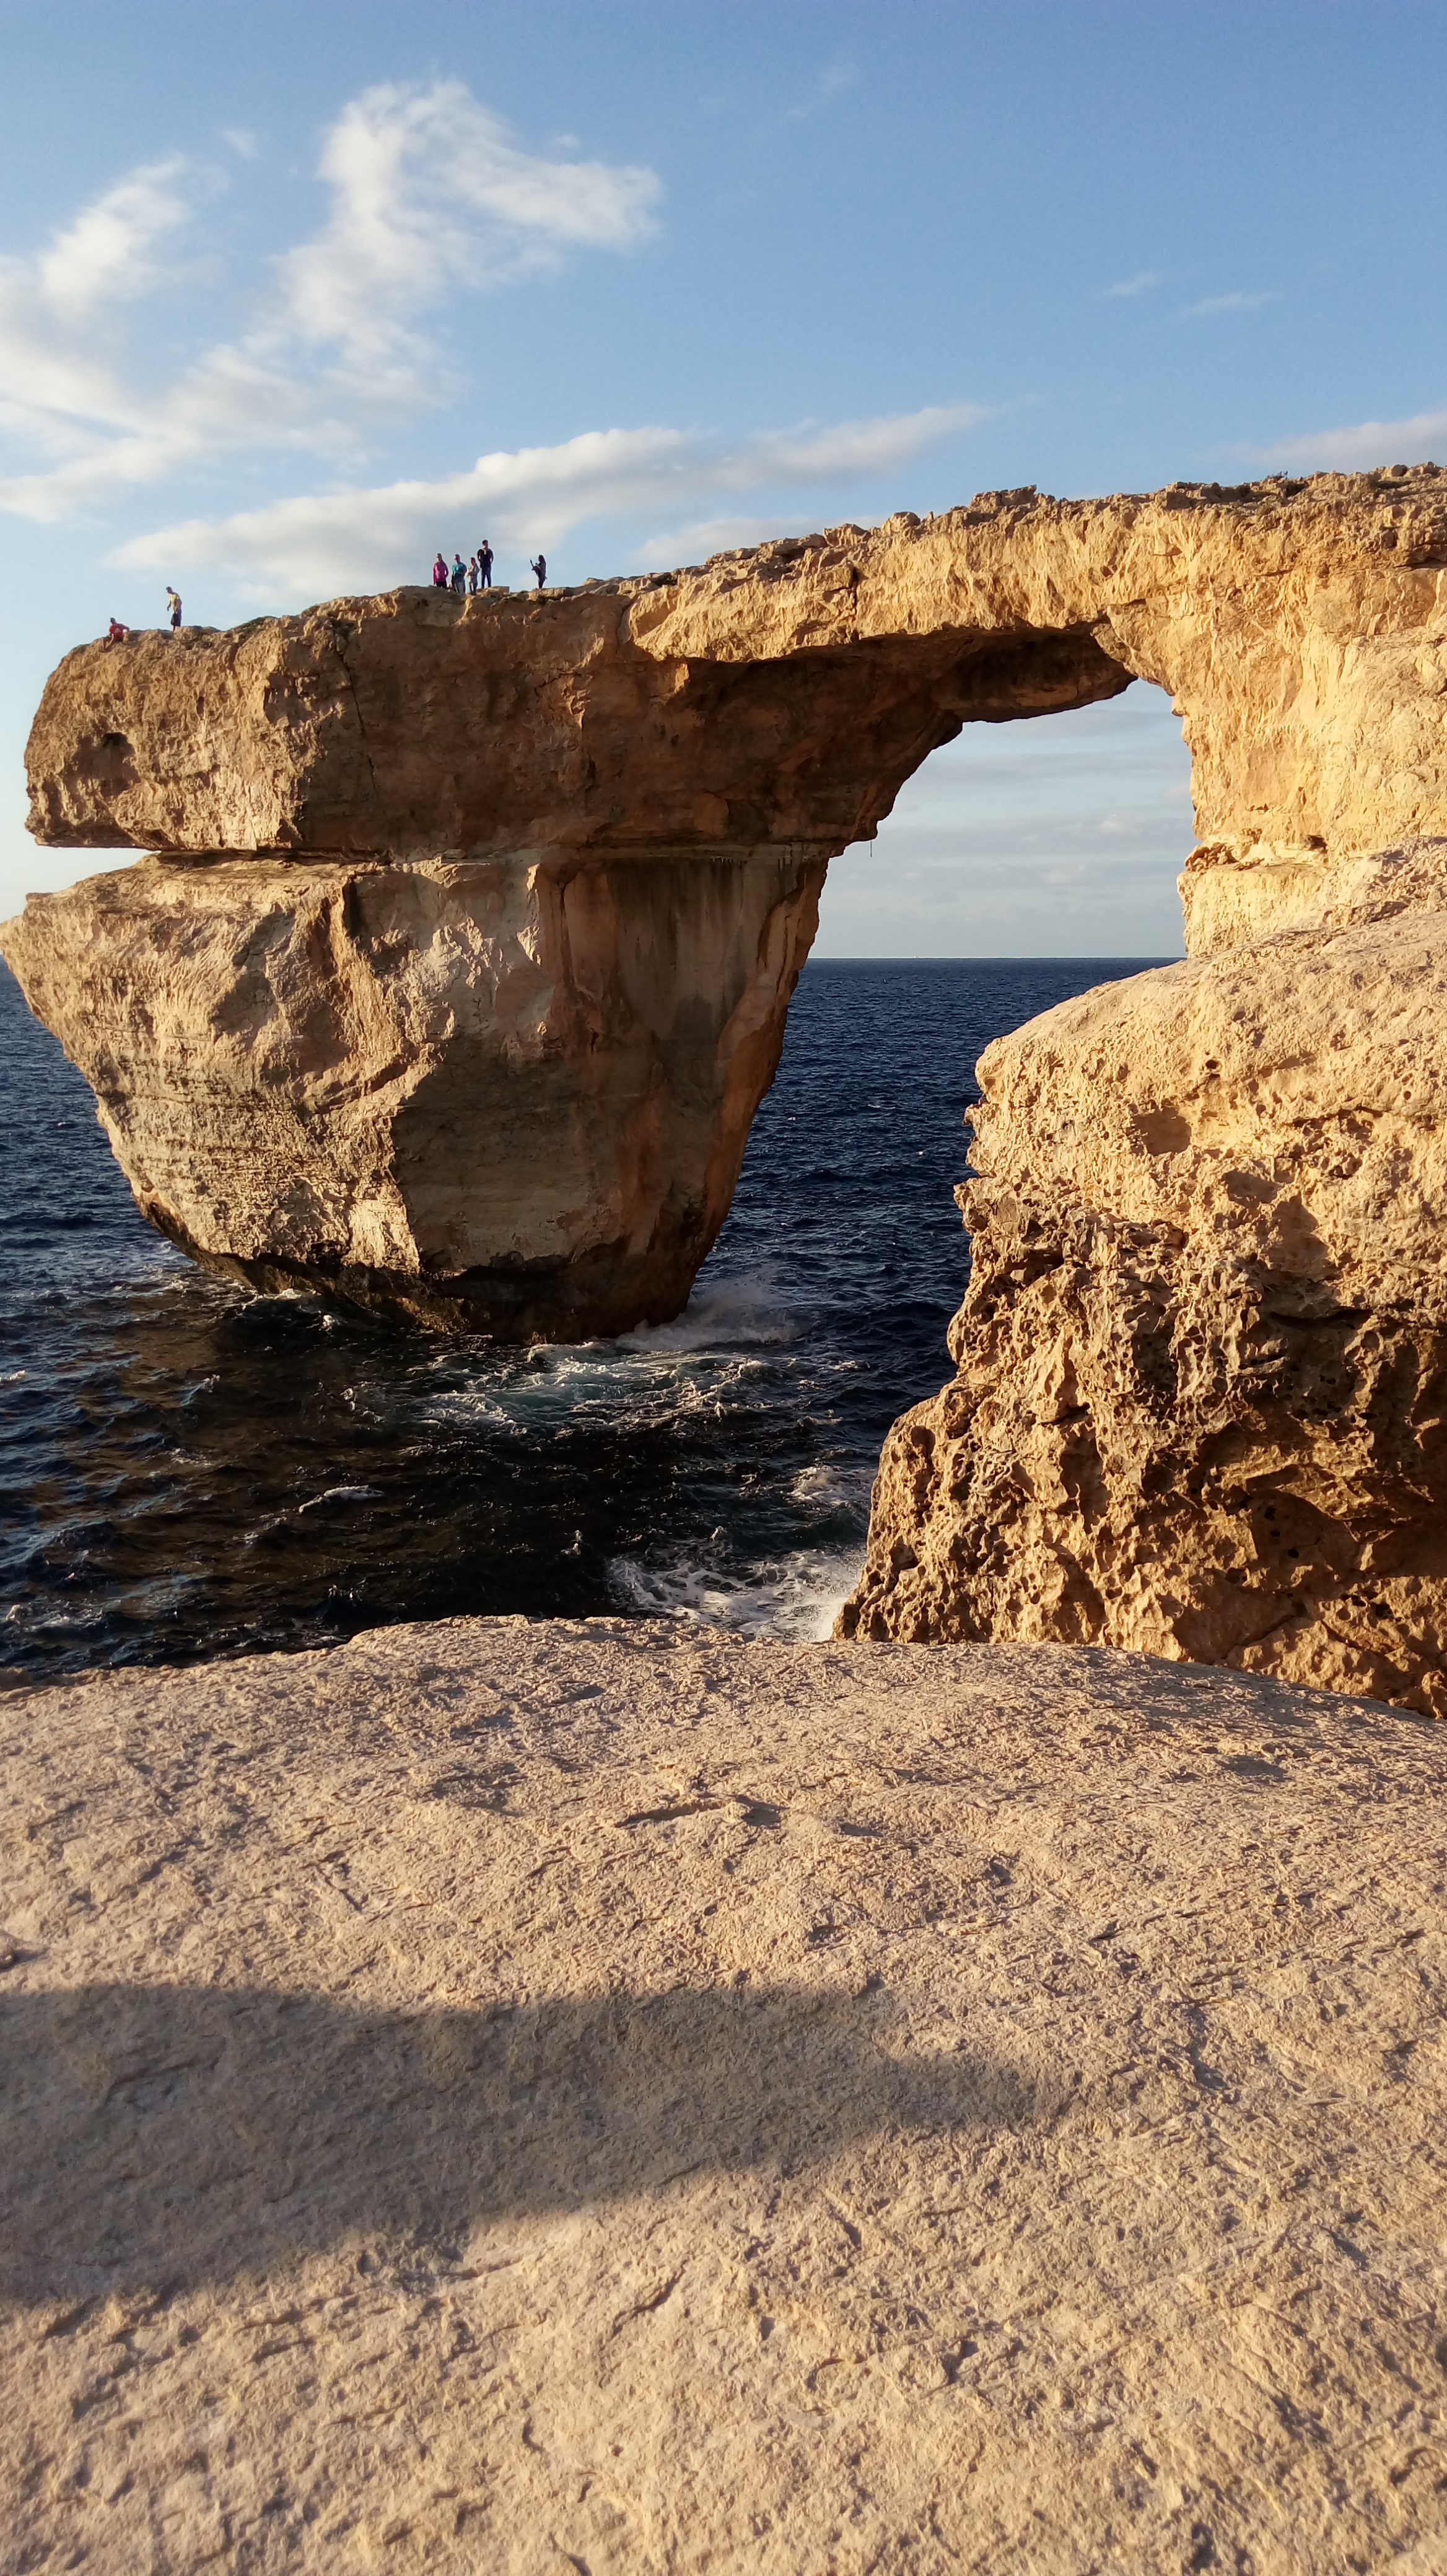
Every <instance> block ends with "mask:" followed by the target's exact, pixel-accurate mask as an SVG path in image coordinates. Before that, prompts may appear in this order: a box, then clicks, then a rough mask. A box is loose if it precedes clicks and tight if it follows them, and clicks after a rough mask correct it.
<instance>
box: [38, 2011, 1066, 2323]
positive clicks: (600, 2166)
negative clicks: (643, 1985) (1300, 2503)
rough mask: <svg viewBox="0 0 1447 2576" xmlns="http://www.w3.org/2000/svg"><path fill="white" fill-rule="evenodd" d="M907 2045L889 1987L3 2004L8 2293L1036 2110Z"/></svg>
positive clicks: (78, 2289) (982, 2074)
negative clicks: (477, 2000)
mask: <svg viewBox="0 0 1447 2576" xmlns="http://www.w3.org/2000/svg"><path fill="white" fill-rule="evenodd" d="M896 2036H897V2016H896V2013H895V2010H894V2008H893V2007H892V2005H891V2003H890V2000H889V1998H888V1997H887V1996H886V1995H884V1994H882V1993H879V1992H873V1991H871V1992H867V1993H865V1994H864V1995H861V1996H857V1997H851V1996H847V1995H839V1994H828V1995H821V1994H819V1993H818V1992H817V1991H810V1990H808V1989H806V1988H802V1987H790V1986H774V1987H768V1988H760V1989H753V1988H748V1989H743V1990H732V1991H729V1990H724V1991H701V1992H700V1991H694V1990H685V1989H680V1990H677V1991H675V1992H673V1993H669V1994H663V1995H623V1996H610V1997H607V1998H598V1997H585V1998H582V1999H577V1998H568V1999H558V2000H554V2001H545V2002H541V2003H533V2004H529V2005H526V2006H521V2007H517V2008H515V2009H512V2010H491V2011H488V2010H483V2011H437V2012H421V2013H402V2012H366V2011H358V2010H351V2009H348V2008H347V2007H346V2006H345V2005H342V2004H339V2003H336V2002H333V2001H330V2000H329V1999H328V1998H326V1997H325V1996H320V1995H315V1994H307V1993H284V1992H276V1991H272V1990H265V1989H257V1988H253V1987H233V1988H225V1987H192V1986H182V1985H175V1986H110V1985H96V1986H84V1987H78V1988H67V1989H63V1990H61V1991H58V1992H53V1993H48V1994H34V1995H18V1996H15V1997H13V1998H12V1999H11V2000H10V2001H9V2002H8V2003H6V2005H5V2006H4V2008H3V2011H0V2291H3V2292H4V2293H5V2294H7V2295H9V2296H10V2297H12V2298H16V2299H19V2300H22V2301H49V2300H52V2299H55V2298H57V2297H70V2296H77V2295H79V2296H88V2295H99V2294H101V2293H102V2292H108V2291H110V2290H114V2289H123V2288H127V2287H136V2288H139V2287H141V2286H146V2287H149V2288H153V2289H160V2288H164V2289H181V2288H185V2287H187V2286H190V2285H192V2284H195V2283H197V2282H200V2281H203V2280H219V2279H223V2278H225V2277H227V2276H229V2275H231V2274H234V2273H236V2272H240V2271H251V2270H255V2269H259V2268H261V2267H263V2266H265V2265H268V2264H270V2263H271V2262H273V2261H275V2260H276V2259H277V2258H278V2257H279V2256H284V2255H285V2254H287V2253H289V2252H304V2251H315V2250H319V2249H321V2248H323V2247H325V2246H328V2245H334V2244H336V2243H338V2242H340V2241H342V2240H343V2239H346V2238H349V2237H352V2236H357V2235H361V2236H368V2235H371V2236H383V2237H391V2238H393V2239H396V2238H399V2237H400V2238H403V2239H407V2240H410V2241H411V2242H412V2243H414V2244H416V2245H419V2246H420V2245H426V2246H428V2247H430V2248H433V2249H435V2250H437V2251H439V2252H441V2253H443V2254H444V2255H446V2254H449V2253H451V2252H453V2251H454V2250H455V2249H456V2248H457V2247H458V2246H459V2245H460V2243H461V2241H462V2240H463V2238H464V2237H465V2236H466V2234H467V2231H468V2229H469V2227H470V2226H471V2225H472V2224H473V2223H474V2222H476V2221H478V2220H481V2219H489V2218H501V2217H507V2216H527V2215H529V2214H535V2215H543V2214H546V2213H548V2212H553V2211H562V2210H568V2209H576V2208H579V2207H581V2206H583V2205H584V2204H585V2203H587V2202H590V2201H608V2200H619V2199H624V2198H627V2197H629V2196H631V2195H633V2194H635V2193H638V2192H643V2191H647V2190H650V2189H654V2190H656V2189H658V2188H660V2187H661V2186H662V2185H663V2184H665V2183H666V2182H668V2181H670V2180H674V2179H677V2178H679V2177H681V2176H682V2175H685V2174H690V2173H695V2172H698V2171H700V2170H707V2169H713V2170H716V2171H735V2172H736V2171H742V2170H745V2169H747V2168H750V2167H770V2168H773V2169H774V2170H778V2171H783V2172H788V2171H790V2170H792V2169H794V2168H796V2167H798V2166H799V2165H801V2164H805V2163H810V2162H815V2161H824V2160H826V2159H828V2158H829V2157H831V2156H833V2155H834V2154H836V2153H837V2152H838V2151H839V2150H840V2149H841V2148H844V2147H847V2146H848V2145H849V2144H851V2143H852V2142H855V2141H858V2140H860V2139H862V2138H864V2137H865V2136H867V2135H870V2134H878V2133H881V2132H888V2131H891V2130H910V2131H914V2132H916V2133H920V2132H929V2131H935V2132H938V2131H941V2130H948V2129H951V2128H957V2127H971V2128H977V2129H978V2128H987V2127H996V2126H1002V2125H1013V2124H1014V2123H1015V2122H1017V2121H1019V2120H1021V2119H1024V2118H1027V2117H1028V2116H1029V2115H1030V2112H1031V2109H1032V2105H1033V2089H1032V2086H1031V2085H1030V2083H1029V2082H1028V2080H1025V2079H1022V2078H1021V2077H1020V2076H1018V2075H1016V2074H1014V2073H1013V2072H1011V2071H1010V2070H1008V2069H1006V2068H1003V2067H999V2066H991V2065H987V2064H982V2063H981V2062H979V2061H978V2060H971V2059H970V2058H968V2057H966V2056H964V2055H962V2054H960V2053H958V2052H954V2051H951V2052H949V2053H946V2054H940V2055H909V2054H906V2053H903V2052H902V2051H901V2050H899V2048H898V2046H897V2045H895V2046H892V2045H891V2042H892V2039H895V2038H896Z"/></svg>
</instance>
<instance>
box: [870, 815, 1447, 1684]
mask: <svg viewBox="0 0 1447 2576" xmlns="http://www.w3.org/2000/svg"><path fill="white" fill-rule="evenodd" d="M1361 873H1362V876H1363V877H1366V876H1367V875H1368V872H1366V871H1363V872H1361ZM1409 873H1411V874H1414V875H1415V880H1416V883H1417V886H1418V890H1419V892H1423V893H1428V892H1430V893H1431V894H1432V896H1433V898H1434V905H1435V908H1433V909H1431V910H1400V911H1396V912H1390V913H1387V914H1386V915H1385V917H1381V916H1378V917H1375V918H1373V917H1370V916H1369V917H1368V918H1366V919H1360V918H1359V919H1355V920H1353V921H1351V922H1350V923H1349V924H1348V926H1345V927H1341V928H1338V929H1335V930H1332V931H1304V932H1296V933H1286V934H1282V935H1280V936H1278V937H1277V938H1275V939H1273V940H1272V941H1270V942H1268V943H1266V944H1265V945H1263V946H1261V947H1259V948H1256V949H1250V948H1237V949H1234V950H1229V951H1225V952H1222V953H1221V954H1219V955H1217V956H1214V957H1211V958H1209V959H1204V960H1201V961H1198V962H1192V963H1187V964H1184V965H1181V966H1172V967H1167V968H1165V969H1163V970H1158V971H1157V972H1154V973H1150V974H1145V975H1138V976H1134V977H1132V978H1130V979H1129V980H1128V981H1126V982H1124V983H1121V984H1116V985H1109V986H1103V987H1101V988H1100V989H1098V990H1097V991H1095V992H1093V993H1089V994H1087V995H1085V996H1084V998H1083V999H1082V1000H1080V1001H1077V1002H1069V1003H1065V1004H1063V1005H1062V1006H1061V1007H1060V1008H1059V1009H1057V1010H1054V1011H1051V1012H1049V1013H1047V1014H1046V1015H1045V1016H1044V1017H1043V1018H1041V1019H1039V1020H1035V1021H1033V1022H1031V1023H1030V1024H1029V1025H1028V1026H1027V1027H1026V1028H1024V1029H1021V1030H1018V1031H1017V1032H1016V1033H1015V1034H1014V1035H1013V1036H1012V1037H1009V1038H1006V1039H1003V1040H1001V1041H1000V1042H999V1043H998V1044H997V1045H995V1046H992V1047H990V1048H989V1049H987V1051H986V1053H985V1055H984V1056H983V1057H982V1058H981V1060H980V1066H979V1079H980V1082H981V1085H982V1087H983V1092H984V1100H983V1104H982V1106H981V1107H980V1108H979V1109H978V1110H977V1111H976V1112H975V1113H974V1125H975V1146H974V1150H973V1155H972V1160H973V1162H974V1164H975V1166H976V1169H977V1171H978V1174H979V1177H978V1178H977V1179H976V1180H975V1181H974V1182H972V1183H971V1184H969V1185H968V1186H967V1187H966V1188H965V1189H964V1190H962V1191H961V1192H960V1203H961V1207H962V1209H963V1211H964V1215H965V1222H966V1224H967V1226H968V1227H969V1229H970V1232H971V1238H972V1245H971V1272H970V1284H969V1289H968V1292H967V1294H966V1297H965V1301H964V1304H963V1306H962V1307H961V1309H960V1312H959V1314H958V1315H957V1316H956V1318H955V1321H954V1323H953V1325H952V1327H951V1331H950V1349H951V1354H952V1356H953V1357H954V1358H955V1360H956V1361H957V1363H958V1375H957V1376H956V1378H955V1380H954V1382H953V1384H952V1385H950V1386H947V1387H946V1388H945V1389H944V1391H943V1392H942V1394H940V1395H939V1396H938V1397H937V1398H936V1399H935V1400H934V1401H933V1402H932V1403H929V1404H924V1405H921V1406H919V1407H917V1408H916V1410H915V1411H914V1412H912V1413H910V1414H908V1415H906V1416H905V1417H904V1419H903V1420H902V1421H901V1422H899V1423H897V1424H896V1425H895V1428H894V1430H893V1431H892V1432H891V1434H890V1436H889V1439H888V1441H887V1443H886V1446H885V1450H884V1455H883V1458H882V1460H881V1465H880V1473H879V1478H878V1482H877V1485H876V1489H875V1498H874V1510H873V1518H872V1525H871V1531H870V1542H869V1554H868V1558H867V1562H866V1565H865V1568H864V1572H863V1575H862V1577H861V1580H860V1583H859V1586H858V1588H857V1590H856V1592H855V1595H854V1597H853V1599H852V1601H851V1602H850V1603H849V1604H848V1605H847V1606H846V1609H845V1611H844V1613H843V1614H842V1618H841V1627H842V1631H843V1633H844V1634H845V1635H869V1636H881V1637H882V1636H892V1637H907V1638H913V1639H917V1640H923V1639H942V1638H952V1639H962V1638H987V1637H994V1638H1007V1637H1008V1638H1028V1637H1036V1638H1056V1639H1061V1640H1070V1641H1077V1642H1085V1641H1094V1642H1098V1643H1100V1644H1104V1645H1112V1646H1122V1647H1131V1648H1135V1649H1140V1650H1143V1651H1146V1652H1149V1653H1152V1654H1159V1655H1167V1656H1172V1657H1186V1658H1189V1659H1191V1660H1194V1661H1200V1662H1208V1663H1226V1664H1231V1665H1234V1666H1237V1667H1238V1668H1241V1669H1244V1670H1249V1671H1258V1672H1270V1673H1275V1674H1277V1675H1278V1676H1280V1677H1281V1678H1283V1679H1291V1680H1298V1681H1307V1682H1313V1683H1316V1684H1318V1685H1322V1686H1325V1687H1328V1688H1332V1689H1339V1690H1350V1691H1362V1692H1367V1693H1370V1694H1371V1695H1372V1696H1373V1697H1376V1698H1379V1699H1386V1700H1391V1701H1395V1702H1398V1703H1399V1704H1402V1705H1404V1706H1407V1707H1410V1708H1416V1709H1420V1710H1424V1711H1426V1712H1428V1713H1430V1714H1432V1715H1435V1716H1447V1669H1444V1666H1447V1262H1444V1257H1443V1245H1444V1241H1447V1231H1444V1230H1447V1135H1444V1120H1443V1108H1444V1089H1447V1086H1444V1076H1443V1064H1442V1054H1443V1035H1444V1030H1447V907H1444V905H1443V901H1442V897H1443V893H1444V890H1447V843H1439V844H1438V845H1437V847H1436V849H1435V851H1434V850H1419V851H1418V852H1417V853H1415V854H1414V858H1408V859H1404V860H1401V861H1399V863H1398V865H1397V867H1396V868H1392V867H1390V866H1387V867H1384V868H1383V869H1382V870H1381V871H1380V872H1379V882H1380V885H1381V887H1383V888H1385V889H1388V890H1390V891H1388V892H1386V893H1383V894H1381V895H1380V897H1379V899H1380V900H1381V901H1383V902H1386V901H1389V900H1390V893H1391V891H1396V892H1400V891H1401V887H1402V879H1403V877H1404V875H1406V874H1409ZM1368 900H1369V897H1368V896H1364V895H1362V894H1360V893H1359V895H1358V905H1359V907H1360V906H1363V905H1365V904H1366V903H1367V901H1368ZM1350 908H1351V907H1350V906H1348V907H1347V909H1350Z"/></svg>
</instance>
